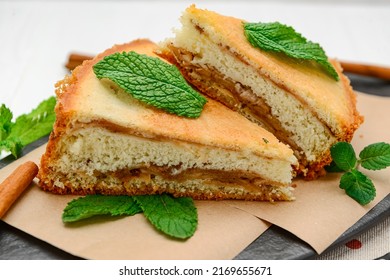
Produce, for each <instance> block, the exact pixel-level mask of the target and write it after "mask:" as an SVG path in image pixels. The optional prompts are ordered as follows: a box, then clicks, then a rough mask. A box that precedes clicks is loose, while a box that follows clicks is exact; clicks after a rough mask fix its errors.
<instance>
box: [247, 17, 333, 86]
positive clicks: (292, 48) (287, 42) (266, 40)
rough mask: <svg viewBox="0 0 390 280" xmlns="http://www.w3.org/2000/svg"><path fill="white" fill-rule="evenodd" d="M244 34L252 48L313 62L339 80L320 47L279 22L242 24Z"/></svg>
mask: <svg viewBox="0 0 390 280" xmlns="http://www.w3.org/2000/svg"><path fill="white" fill-rule="evenodd" d="M244 32H245V36H246V37H247V39H248V41H249V42H250V43H251V44H252V46H254V47H256V48H260V49H262V50H264V51H272V52H279V53H284V54H285V55H287V56H289V57H292V58H295V59H303V60H308V61H315V62H317V63H318V64H319V65H320V66H321V67H322V68H323V69H324V71H325V72H326V73H327V74H328V75H330V76H331V77H332V78H333V79H335V80H336V81H338V80H339V76H338V74H337V72H336V70H335V69H334V68H333V66H332V64H331V63H330V62H329V60H328V58H327V56H326V54H325V52H324V50H323V49H322V47H321V46H320V45H319V44H317V43H313V42H311V41H308V40H307V39H306V38H304V37H303V36H302V35H301V34H299V33H297V32H296V31H295V30H294V29H293V28H292V27H290V26H287V25H284V24H281V23H279V22H272V23H244Z"/></svg>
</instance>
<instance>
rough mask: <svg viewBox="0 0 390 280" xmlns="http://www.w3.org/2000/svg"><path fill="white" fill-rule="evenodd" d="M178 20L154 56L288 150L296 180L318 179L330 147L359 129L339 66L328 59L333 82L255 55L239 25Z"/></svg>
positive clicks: (194, 17)
mask: <svg viewBox="0 0 390 280" xmlns="http://www.w3.org/2000/svg"><path fill="white" fill-rule="evenodd" d="M180 20H181V23H182V26H181V29H177V30H175V37H174V38H170V39H167V40H165V41H164V42H161V43H160V44H159V45H160V48H159V51H158V53H159V55H160V56H162V57H164V58H165V59H167V60H169V61H170V62H171V63H174V64H175V65H177V66H178V68H179V69H180V70H181V72H182V74H183V76H185V77H186V79H187V80H188V81H189V82H190V83H191V84H193V85H194V86H195V87H196V88H197V89H198V90H199V91H200V92H202V93H204V94H206V95H208V96H209V97H211V98H213V99H215V100H218V101H219V102H221V103H222V104H224V105H225V106H227V107H229V108H230V109H232V110H235V111H237V112H239V113H240V114H241V115H243V116H245V117H246V118H247V119H249V120H251V121H252V122H254V123H257V124H259V125H260V126H262V127H264V128H266V129H267V130H269V131H270V132H271V133H273V134H274V135H275V136H276V137H277V138H279V139H280V140H281V141H282V142H284V143H286V144H288V145H289V146H290V147H291V148H292V149H293V150H294V152H295V155H296V157H297V158H298V160H299V163H300V165H299V167H298V168H297V173H298V174H299V175H303V176H304V177H305V178H307V179H315V178H317V176H319V175H322V174H324V169H323V167H324V166H325V165H328V164H329V163H330V162H331V155H330V147H331V146H332V145H333V144H335V143H336V142H339V141H346V142H350V141H351V139H352V137H353V134H354V132H355V131H356V129H357V128H358V127H359V126H360V124H361V123H362V122H363V117H362V116H361V115H360V114H359V112H358V111H357V109H356V94H355V93H354V92H353V90H352V87H351V86H350V82H349V80H348V78H347V77H346V76H345V75H343V73H342V69H341V66H340V64H339V63H338V62H337V61H336V60H330V62H331V63H332V64H333V66H334V68H335V69H336V71H337V73H338V75H339V77H340V79H339V81H335V80H333V79H332V78H331V77H329V76H327V75H326V74H325V73H323V72H321V71H318V70H317V69H313V65H311V64H310V65H309V64H308V63H296V61H294V60H293V59H291V58H288V57H287V56H284V55H275V54H272V53H269V52H264V51H262V50H259V49H257V48H254V47H253V46H252V45H250V43H249V42H248V40H247V39H246V37H245V35H244V29H243V24H244V22H245V21H244V20H241V19H238V18H234V17H228V16H223V15H220V14H218V13H215V12H212V11H208V10H202V9H198V8H196V7H195V5H191V6H190V7H188V8H187V9H186V10H185V12H184V13H183V15H182V17H181V19H180ZM314 68H315V67H314Z"/></svg>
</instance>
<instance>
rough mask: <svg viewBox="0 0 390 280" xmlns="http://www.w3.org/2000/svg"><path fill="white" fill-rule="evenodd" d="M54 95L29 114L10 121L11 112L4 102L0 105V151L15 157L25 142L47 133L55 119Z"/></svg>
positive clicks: (32, 140)
mask: <svg viewBox="0 0 390 280" xmlns="http://www.w3.org/2000/svg"><path fill="white" fill-rule="evenodd" d="M55 104H56V99H55V97H54V96H53V97H50V98H48V99H46V100H44V101H42V102H41V103H40V104H39V105H38V106H37V108H35V109H34V110H32V111H31V113H29V114H23V115H21V116H19V117H18V118H17V119H16V121H15V123H14V122H12V117H13V114H12V112H11V110H9V109H8V108H7V107H6V106H5V105H4V104H3V105H2V106H1V107H0V152H3V151H5V152H11V154H12V155H13V156H14V157H15V158H17V157H18V156H19V155H20V152H21V151H22V148H23V147H24V146H26V145H27V144H30V143H32V142H34V141H35V140H38V139H39V138H41V137H43V136H45V135H48V134H49V133H50V132H51V131H52V129H53V124H54V121H55V112H54V107H55Z"/></svg>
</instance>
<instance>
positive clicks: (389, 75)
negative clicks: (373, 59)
mask: <svg viewBox="0 0 390 280" xmlns="http://www.w3.org/2000/svg"><path fill="white" fill-rule="evenodd" d="M340 64H341V67H342V68H343V69H344V72H349V73H353V74H358V75H363V76H370V77H375V78H380V79H384V80H390V68H389V67H384V66H378V65H370V64H360V63H352V62H346V61H340Z"/></svg>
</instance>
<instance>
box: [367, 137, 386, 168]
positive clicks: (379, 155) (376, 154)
mask: <svg viewBox="0 0 390 280" xmlns="http://www.w3.org/2000/svg"><path fill="white" fill-rule="evenodd" d="M359 157H360V164H361V166H362V167H364V168H366V169H370V170H380V169H384V168H387V167H389V166H390V144H388V143H384V142H379V143H374V144H371V145H368V146H367V147H365V148H364V149H363V150H362V151H361V152H360V154H359Z"/></svg>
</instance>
